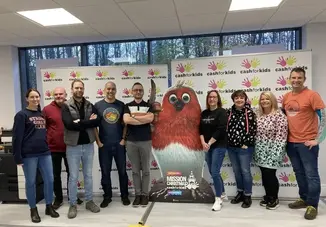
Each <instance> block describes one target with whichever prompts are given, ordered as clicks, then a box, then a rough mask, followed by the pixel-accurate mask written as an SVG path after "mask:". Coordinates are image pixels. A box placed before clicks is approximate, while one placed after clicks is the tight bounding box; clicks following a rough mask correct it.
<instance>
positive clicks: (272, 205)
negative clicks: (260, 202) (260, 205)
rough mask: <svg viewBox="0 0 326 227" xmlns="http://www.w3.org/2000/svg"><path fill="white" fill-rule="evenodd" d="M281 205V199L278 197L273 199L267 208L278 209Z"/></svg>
mask: <svg viewBox="0 0 326 227" xmlns="http://www.w3.org/2000/svg"><path fill="white" fill-rule="evenodd" d="M279 206H280V201H279V200H278V199H274V198H273V199H271V200H270V201H269V202H268V204H267V206H266V209H268V210H276V209H277V208H278V207H279Z"/></svg>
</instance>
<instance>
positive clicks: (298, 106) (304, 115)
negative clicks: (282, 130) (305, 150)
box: [282, 88, 325, 143]
mask: <svg viewBox="0 0 326 227" xmlns="http://www.w3.org/2000/svg"><path fill="white" fill-rule="evenodd" d="M282 107H283V108H284V109H285V111H286V116H287V119H288V124H289V138H288V141H289V142H293V143H304V142H306V141H308V140H313V139H317V135H318V115H317V113H316V110H318V109H324V108H325V104H324V102H323V100H322V99H321V97H320V95H319V94H318V93H317V92H315V91H313V90H310V89H308V88H305V89H304V90H302V91H301V92H300V93H298V94H294V93H292V92H288V93H286V94H285V95H284V98H283V103H282Z"/></svg>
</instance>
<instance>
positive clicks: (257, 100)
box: [248, 96, 259, 106]
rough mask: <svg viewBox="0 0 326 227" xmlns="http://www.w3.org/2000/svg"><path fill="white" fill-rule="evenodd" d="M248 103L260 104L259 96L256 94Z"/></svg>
mask: <svg viewBox="0 0 326 227" xmlns="http://www.w3.org/2000/svg"><path fill="white" fill-rule="evenodd" d="M248 103H249V104H250V105H252V106H257V105H258V104H259V97H258V96H254V97H253V98H252V99H250V100H249V101H248Z"/></svg>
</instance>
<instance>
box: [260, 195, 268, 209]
mask: <svg viewBox="0 0 326 227" xmlns="http://www.w3.org/2000/svg"><path fill="white" fill-rule="evenodd" d="M267 204H268V199H267V196H264V197H263V200H262V201H260V203H259V205H261V206H262V207H266V206H267Z"/></svg>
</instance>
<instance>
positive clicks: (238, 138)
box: [227, 103, 257, 147]
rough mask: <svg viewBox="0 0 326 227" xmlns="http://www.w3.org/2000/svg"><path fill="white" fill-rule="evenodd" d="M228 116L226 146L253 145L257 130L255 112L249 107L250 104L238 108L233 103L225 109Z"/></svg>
mask: <svg viewBox="0 0 326 227" xmlns="http://www.w3.org/2000/svg"><path fill="white" fill-rule="evenodd" d="M227 116H228V125H227V132H228V146H230V147H242V146H243V145H246V146H247V147H252V146H254V145H255V136H256V132H257V121H256V114H255V113H254V112H253V110H252V109H251V106H250V104H248V103H247V104H245V106H244V107H243V108H242V109H241V110H238V109H236V107H235V105H233V106H232V107H231V109H229V110H227Z"/></svg>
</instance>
